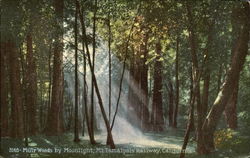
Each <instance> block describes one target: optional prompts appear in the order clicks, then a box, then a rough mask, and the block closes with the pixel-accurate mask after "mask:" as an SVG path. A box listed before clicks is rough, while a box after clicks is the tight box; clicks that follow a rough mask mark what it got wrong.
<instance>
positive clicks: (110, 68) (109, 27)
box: [108, 11, 112, 123]
mask: <svg viewBox="0 0 250 158" xmlns="http://www.w3.org/2000/svg"><path fill="white" fill-rule="evenodd" d="M108 34H109V35H108V36H109V37H108V56H109V123H110V121H111V105H112V103H111V92H112V91H111V88H112V85H111V72H112V71H111V70H112V67H111V36H112V33H111V23H110V11H109V13H108Z"/></svg>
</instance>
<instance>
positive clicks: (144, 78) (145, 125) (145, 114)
mask: <svg viewBox="0 0 250 158" xmlns="http://www.w3.org/2000/svg"><path fill="white" fill-rule="evenodd" d="M141 51H142V55H143V58H142V59H141V60H142V61H141V62H142V65H141V66H142V70H141V91H142V95H141V97H142V98H141V103H142V105H141V106H142V114H141V120H142V129H143V130H148V129H149V110H148V65H147V64H146V63H147V57H148V33H147V32H146V31H145V32H144V33H143V43H142V44H141Z"/></svg>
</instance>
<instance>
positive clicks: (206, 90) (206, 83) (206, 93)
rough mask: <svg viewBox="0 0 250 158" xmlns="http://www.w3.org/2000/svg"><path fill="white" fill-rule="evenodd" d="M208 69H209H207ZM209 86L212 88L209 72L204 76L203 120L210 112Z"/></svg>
mask: <svg viewBox="0 0 250 158" xmlns="http://www.w3.org/2000/svg"><path fill="white" fill-rule="evenodd" d="M207 69H208V68H207ZM209 86H210V71H209V70H207V71H206V72H205V76H204V84H203V93H202V109H203V114H202V116H203V118H202V120H204V119H205V116H206V115H207V110H208V98H209Z"/></svg>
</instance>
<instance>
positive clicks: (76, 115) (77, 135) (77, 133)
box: [74, 0, 80, 142]
mask: <svg viewBox="0 0 250 158" xmlns="http://www.w3.org/2000/svg"><path fill="white" fill-rule="evenodd" d="M75 4H76V5H77V1H76V0H75ZM76 5H75V7H76ZM77 15H78V7H76V10H75V24H74V25H75V26H74V32H75V128H74V142H79V141H80V139H79V125H78V97H79V96H78V40H77V34H78V27H77Z"/></svg>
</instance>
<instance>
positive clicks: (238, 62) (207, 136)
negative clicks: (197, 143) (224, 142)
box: [199, 2, 250, 154]
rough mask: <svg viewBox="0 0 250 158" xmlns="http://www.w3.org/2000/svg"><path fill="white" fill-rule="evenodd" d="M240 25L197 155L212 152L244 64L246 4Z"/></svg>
mask: <svg viewBox="0 0 250 158" xmlns="http://www.w3.org/2000/svg"><path fill="white" fill-rule="evenodd" d="M242 13H243V14H242V15H243V16H242V19H244V20H242V23H243V28H242V29H241V31H240V35H239V38H238V40H237V46H236V48H235V50H234V53H233V54H234V56H233V58H232V63H231V66H230V68H229V70H228V73H227V76H226V79H225V81H224V83H223V86H222V88H221V91H220V93H219V94H218V96H217V98H216V100H215V102H214V104H213V106H212V108H211V110H210V111H209V113H208V116H207V117H206V120H205V121H204V124H203V127H202V131H203V139H204V140H206V143H204V144H202V145H203V150H202V151H199V153H205V154H206V153H210V152H212V151H213V150H214V141H213V136H214V132H215V130H216V127H217V124H218V122H219V120H220V117H221V115H222V113H223V111H224V109H225V107H226V105H227V103H228V98H230V97H231V96H232V94H233V91H232V89H235V88H236V87H235V79H237V78H239V75H240V71H241V70H242V68H243V65H244V63H245V58H246V55H247V53H248V42H249V28H250V24H249V15H250V6H249V4H248V3H247V2H246V3H244V8H242Z"/></svg>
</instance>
